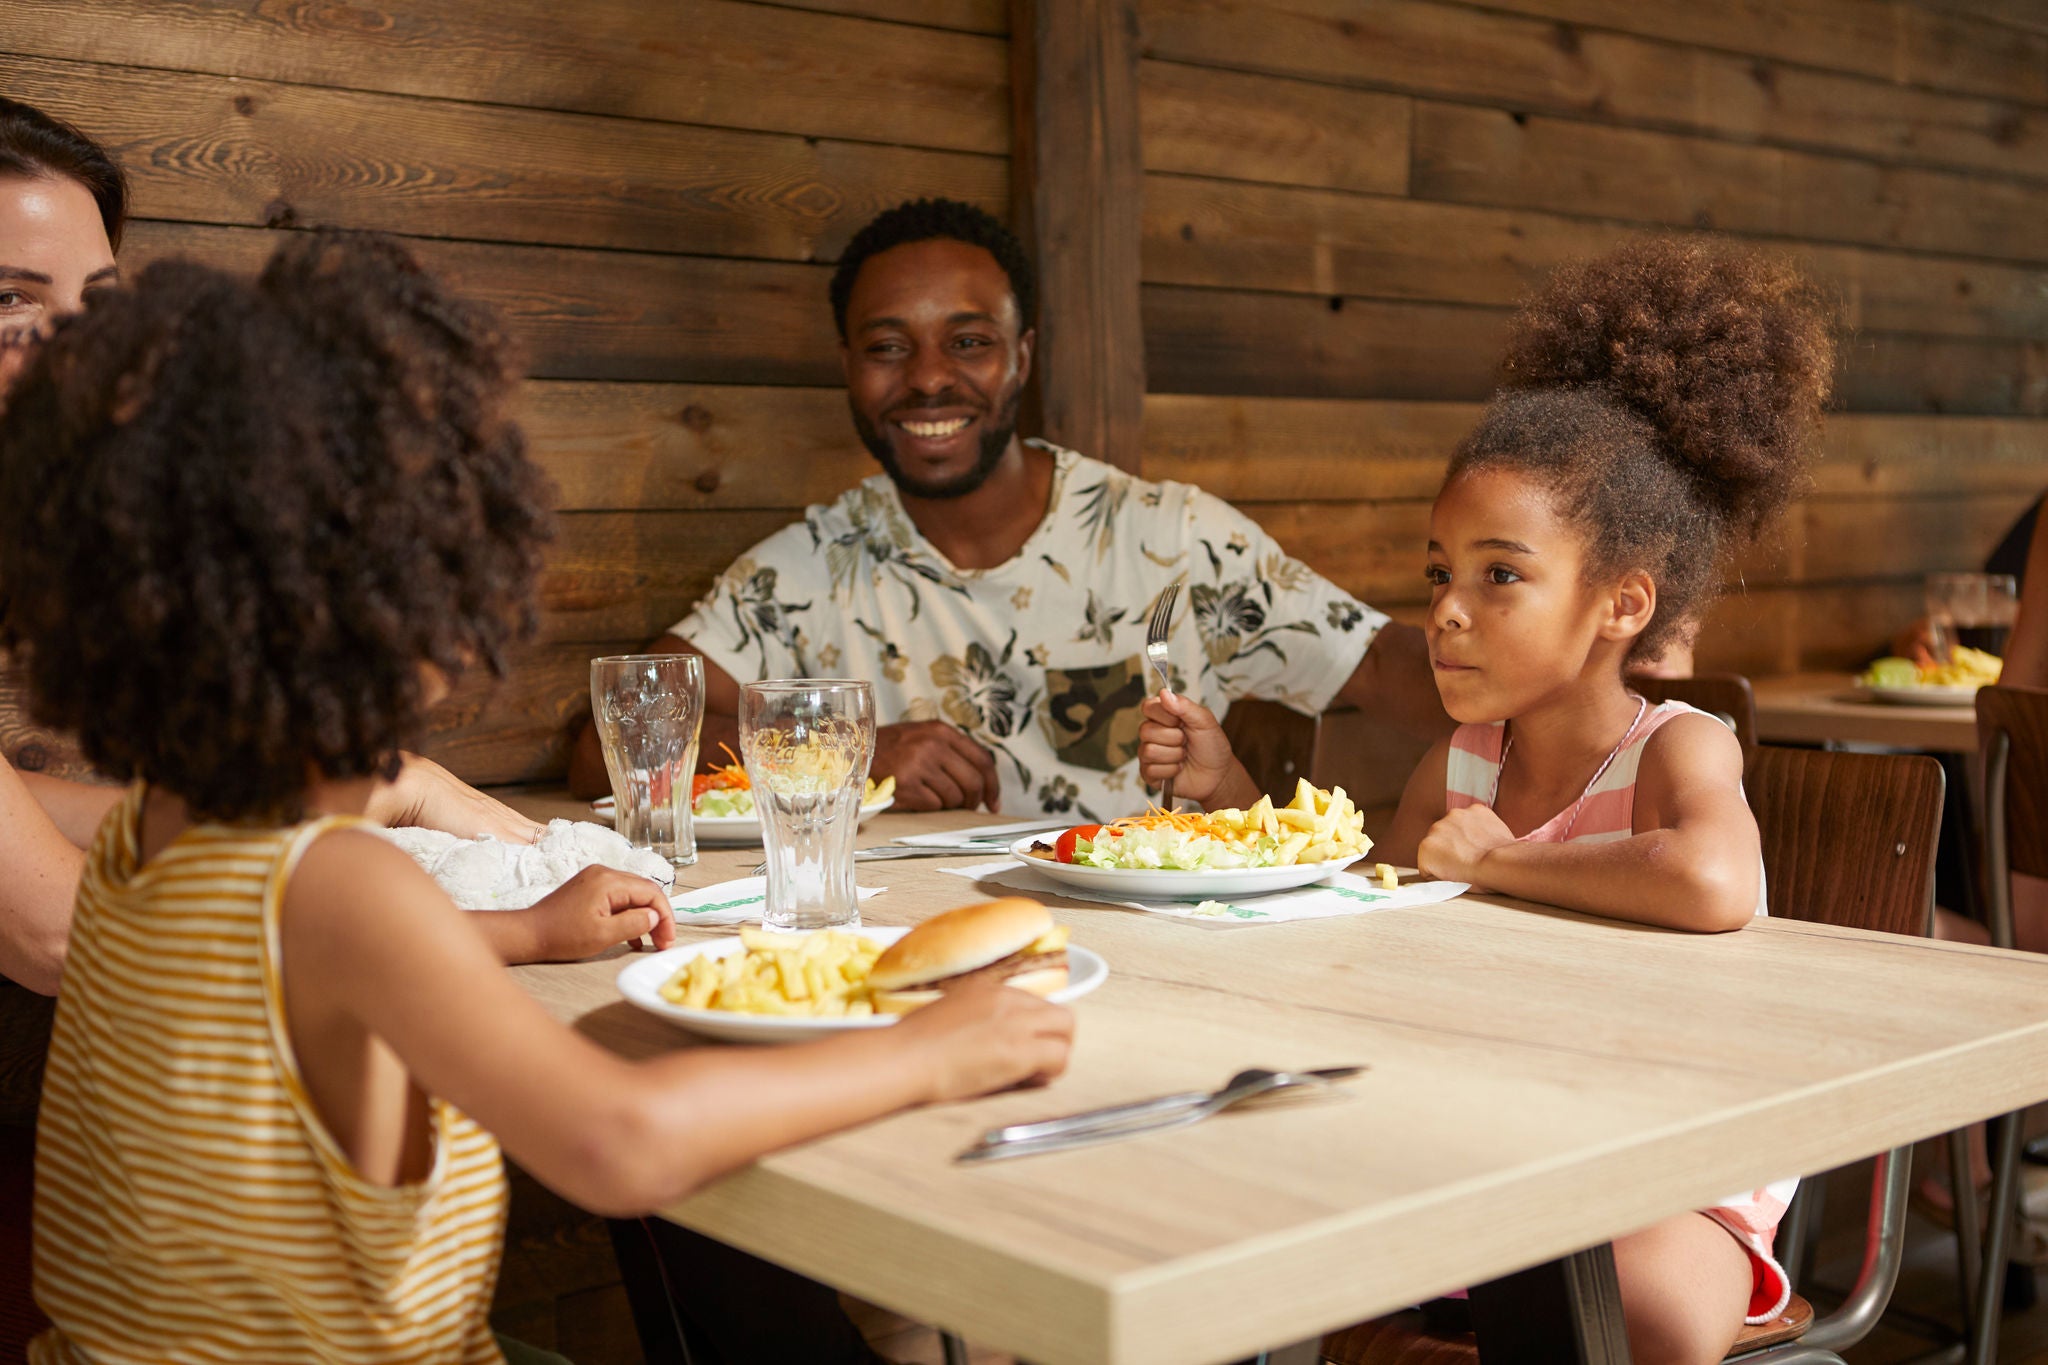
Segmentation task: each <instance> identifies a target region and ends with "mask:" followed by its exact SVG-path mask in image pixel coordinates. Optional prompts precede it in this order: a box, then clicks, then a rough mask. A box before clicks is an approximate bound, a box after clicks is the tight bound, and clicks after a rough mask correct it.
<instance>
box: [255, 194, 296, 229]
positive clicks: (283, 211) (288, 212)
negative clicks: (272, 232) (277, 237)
mask: <svg viewBox="0 0 2048 1365" xmlns="http://www.w3.org/2000/svg"><path fill="white" fill-rule="evenodd" d="M298 225H299V211H298V210H297V209H295V208H293V207H292V206H291V204H290V203H289V202H288V201H286V200H283V199H273V200H271V201H270V202H269V203H267V204H265V205H264V206H263V226H265V227H268V228H288V227H297V226H298Z"/></svg>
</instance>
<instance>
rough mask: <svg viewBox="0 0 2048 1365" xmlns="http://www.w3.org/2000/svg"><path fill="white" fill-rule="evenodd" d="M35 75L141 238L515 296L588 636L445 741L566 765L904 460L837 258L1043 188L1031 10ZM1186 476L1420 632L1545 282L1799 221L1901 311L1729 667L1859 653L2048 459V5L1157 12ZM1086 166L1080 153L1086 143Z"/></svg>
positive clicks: (118, 23)
mask: <svg viewBox="0 0 2048 1365" xmlns="http://www.w3.org/2000/svg"><path fill="white" fill-rule="evenodd" d="M6 8H7V21H6V23H5V25H4V26H0V90H4V91H6V92H7V93H9V94H14V95H18V96H20V97H22V98H26V99H28V100H30V101H32V102H35V103H38V104H41V105H44V106H46V107H48V108H51V109H53V110H55V111H57V112H59V113H61V114H63V115H65V116H67V117H69V118H72V119H74V120H75V121H77V122H78V123H79V124H80V125H81V126H83V127H85V128H86V129H88V130H89V131H91V132H93V133H94V134H95V135H97V136H99V137H101V138H103V139H105V140H106V141H108V142H109V143H110V144H111V145H112V146H114V147H115V148H116V149H117V150H118V151H119V153H120V155H121V156H122V158H123V160H124V162H126V164H127V165H128V166H129V167H130V169H131V171H132V173H133V174H134V177H135V181H136V191H137V194H136V204H137V210H138V213H139V215H140V221H139V222H138V223H137V225H136V227H135V229H134V232H133V236H132V238H131V241H130V244H129V246H128V248H127V250H126V261H127V264H128V265H129V266H130V267H131V268H133V267H134V266H136V265H138V264H140V263H141V262H143V261H146V260H148V259H150V258H152V257H155V256H159V255H163V254H165V253H168V252H188V253H192V254H195V255H198V256H201V257H203V258H206V259H211V260H215V261H219V262H223V263H226V264H231V265H241V266H246V265H252V264H254V263H255V262H257V261H259V260H260V259H261V258H262V257H263V255H264V254H265V253H266V252H267V251H268V250H269V249H270V246H271V244H272V242H273V241H274V239H275V234H277V233H278V232H282V231H289V230H292V229H294V228H301V227H305V226H309V225H314V224H343V225H349V226H359V227H376V228H381V229H384V230H387V231H392V232H396V233H399V234H402V235H404V236H405V237H406V238H408V239H409V240H411V241H412V242H413V244H414V246H415V248H416V249H417V250H418V252H419V254H420V255H421V256H422V258H423V259H425V260H426V261H427V262H428V263H429V264H431V265H432V266H433V267H435V268H436V269H440V270H444V271H446V272H448V273H449V274H450V275H451V276H452V277H453V278H455V279H456V280H457V281H458V282H459V283H460V284H461V285H462V286H463V287H465V288H467V289H470V290H472V291H474V292H476V293H478V294H480V295H482V296H483V297H485V298H487V299H489V300H491V301H492V302H494V303H495V304H497V305H498V306H499V307H500V308H501V309H503V310H504V311H505V313H506V314H507V316H508V317H509V318H510V319H511V321H512V324H513V326H514V327H515V329H516V330H517V332H518V333H519V335H520V336H521V338H522V339H523V341H524V344H525V346H526V349H527V353H528V356H529V359H530V369H531V372H532V374H533V375H534V378H535V382H534V383H533V384H532V385H531V386H530V390H529V394H528V398H527V402H528V411H529V414H530V429H531V431H532V434H533V439H534V445H535V448H536V450H537V452H538V453H539V455H540V458H541V459H542V460H543V462H544V463H545V464H546V465H547V467H548V468H549V470H550V472H551V473H552V474H553V475H554V477H555V479H556V481H557V483H558V485H559V487H560V490H561V506H562V508H563V509H564V514H563V517H562V536H561V541H560V543H559V544H558V545H557V547H556V548H555V551H554V554H553V556H552V559H551V562H550V567H549V570H548V573H547V577H546V582H545V587H544V596H545V606H546V617H545V624H544V628H543V631H542V636H541V638H540V640H539V641H537V642H536V643H535V645H534V646H533V647H532V648H531V649H530V650H528V651H527V652H526V654H525V655H524V656H523V657H522V658H520V659H519V660H518V662H517V672H516V674H515V677H514V679H513V682H512V683H511V684H510V685H508V686H505V687H502V688H499V689H496V690H495V691H491V690H488V689H485V688H483V687H480V686H465V688H464V689H463V690H462V692H461V693H460V694H459V695H458V697H457V698H456V700H455V702H454V703H453V704H452V705H451V707H450V708H449V709H448V711H447V713H446V714H445V716H444V717H443V722H442V728H441V732H440V733H439V734H438V735H437V736H436V738H435V741H434V743H433V745H432V746H430V747H431V749H432V751H433V752H435V753H437V754H438V755H439V756H441V757H442V758H444V759H446V760H447V761H449V762H450V763H451V764H453V765H454V766H455V767H457V769H458V770H459V771H461V772H463V773H464V774H465V775H466V776H468V777H470V778H472V779H473V780H476V781H480V782H499V781H514V780H529V779H537V778H545V777H548V776H551V775H553V774H556V773H558V772H559V771H560V767H561V762H562V739H563V735H564V733H565V724H566V722H567V721H568V720H569V719H570V718H572V717H573V716H574V715H575V713H576V712H577V710H578V709H579V708H580V706H581V705H582V701H581V698H582V693H583V678H584V674H585V662H586V660H587V659H588V658H589V657H590V656H591V655H592V654H594V653H597V652H601V651H605V650H612V649H617V648H621V647H627V646H632V645H637V644H638V643H640V642H642V641H643V640H644V639H646V638H647V637H649V636H650V635H652V634H653V633H654V632H656V631H658V630H659V629H661V628H662V627H663V626H665V625H667V624H668V623H669V622H670V621H672V620H674V619H675V618H676V617H677V616H678V615H680V614H681V612H682V611H683V610H684V609H685V608H686V607H687V606H688V604H689V603H690V602H691V601H692V600H694V598H695V597H696V596H697V594H698V593H700V592H701V591H702V590H703V588H704V587H705V586H706V584H707V583H708V582H709V580H710V577H711V575H712V574H713V573H715V572H716V571H717V570H718V569H719V568H720V567H722V566H723V565H724V564H725V563H726V562H728V561H729V560H730V559H731V558H732V556H733V555H734V554H735V553H737V552H738V551H739V550H740V549H742V548H743V547H744V546H746V545H747V544H749V543H751V542H752V541H753V540H754V539H756V538H757V537H759V536H761V535H763V534H765V533H766V532H768V531H770V530H772V529H774V528H775V527H776V526H779V525H781V524H783V523H784V522H786V521H787V520H789V519H790V517H791V516H792V514H793V512H794V510H795V509H796V508H798V507H800V506H802V505H803V504H804V503H806V502H809V501H814V500H818V499H822V498H827V497H830V496H831V495H833V494H834V493H836V492H837V491H838V490H840V489H842V488H844V487H845V486H847V485H848V484H849V483H851V482H852V481H854V480H855V479H857V478H859V477H861V476H863V475H864V474H865V473H867V472H868V471H869V470H870V469H871V467H872V466H871V465H870V463H869V462H868V460H867V458H866V456H865V455H864V454H863V453H862V452H861V451H860V450H859V449H858V448H857V446H855V445H854V443H853V441H852V437H851V432H850V429H849V427H848V423H847V421H846V417H845V405H844V398H843V396H842V394H841V393H840V392H839V389H838V387H837V380H838V366H837V361H836V355H835V346H834V337H833V334H832V329H831V321H830V315H829V311H828V309H827V308H826V305H825V301H824V284H825V279H826V277H827V275H828V273H829V271H828V266H827V265H826V264H824V263H826V262H829V261H831V260H832V259H834V257H835V256H836V255H837V253H838V251H839V250H840V248H841V247H842V246H843V245H844V243H845V241H846V239H847V237H848V236H849V235H850V234H851V232H852V231H853V230H854V228H856V227H857V226H858V225H859V224H860V223H861V222H863V221H865V219H866V218H867V217H868V216H869V215H871V214H872V213H873V212H874V211H875V210H877V209H879V208H881V207H883V206H885V205H887V204H890V203H893V202H896V201H898V200H900V199H902V198H905V197H909V196H912V195H916V194H927V193H944V194H950V195H953V196H955V197H959V198H964V199H969V200H972V201H974V202H977V203H981V204H983V205H985V206H987V207H988V208H990V209H992V210H993V211H995V212H998V213H1004V212H1007V211H1008V208H1009V200H1010V178H1009V177H1010V167H1009V153H1010V149H1011V147H1012V129H1011V117H1012V116H1011V92H1010V89H1009V79H1010V51H1009V44H1008V41H1007V39H1006V36H1005V34H1006V30H1007V27H1008V22H1009V19H1008V9H1007V6H1006V4H1005V3H1004V0H779V2H778V3H753V2H751V0H581V3H578V4H576V5H560V4H554V3H550V0H491V2H490V3H486V0H433V2H432V3H428V0H405V2H403V3H401V0H359V2H358V3H353V4H350V5H346V6H341V5H331V6H330V5H323V6H313V5H294V6H256V5H248V4H245V3H235V2H234V0H188V2H187V3H182V4H180V5H177V6H164V5H158V4H155V3H152V0H95V3H93V4H90V5H86V4H80V3H76V0H9V3H8V4H7V7H6ZM1136 9H1137V16H1138V20H1139V31H1140V33H1139V38H1138V42H1139V44H1140V53H1141V60H1140V62H1139V101H1138V117H1139V120H1140V124H1141V134H1142V145H1143V156H1144V163H1145V177H1144V193H1143V212H1142V223H1141V232H1142V242H1141V274H1142V283H1141V285H1139V286H1138V287H1139V288H1140V289H1141V295H1140V301H1141V307H1142V315H1143V320H1144V329H1145V341H1146V355H1145V357H1144V359H1145V369H1146V372H1147V373H1148V376H1149V385H1150V390H1151V391H1150V393H1149V394H1148V395H1147V397H1146V399H1145V402H1144V435H1143V455H1142V460H1143V466H1142V467H1143V469H1144V472H1146V473H1147V474H1149V475H1151V476H1154V477H1174V478H1185V479H1192V480H1194V481H1196V482H1198V483H1201V484H1202V485H1204V486H1205V487H1208V488H1209V489H1211V490H1212V491H1214V492H1216V493H1218V494H1220V495H1222V496H1224V497H1226V498H1229V499H1231V500H1233V501H1235V502H1238V503H1240V504H1241V505H1243V506H1245V507H1246V508H1247V510H1249V511H1250V512H1251V513H1252V514H1253V515H1254V516H1256V517H1257V518H1258V519H1259V520H1261V521H1262V522H1263V523H1264V524H1266V525H1268V526H1269V527H1271V528H1272V529H1273V530H1274V531H1275V532H1276V533H1277V534H1278V535H1279V536H1280V537H1281V538H1282V540H1283V541H1284V542H1285V543H1287V544H1288V545H1289V546H1290V547H1291V548H1293V549H1294V550H1295V551H1296V552H1298V553H1300V554H1301V555H1303V556H1304V557H1305V558H1307V559H1308V560H1309V561H1310V562H1311V563H1313V564H1315V565H1316V566H1317V567H1318V568H1321V569H1323V570H1324V571H1325V572H1327V573H1329V574H1330V575H1331V576H1332V577H1334V578H1336V579H1338V580H1339V581H1341V582H1343V583H1344V584H1345V585H1346V586H1348V587H1350V588H1352V589H1353V590H1355V591H1357V592H1360V593H1362V594H1363V595H1365V596H1366V597H1367V598H1368V599H1369V600H1371V601H1373V602H1375V603H1380V604H1386V605H1389V606H1391V607H1393V608H1394V609H1395V610H1396V611H1397V613H1400V614H1404V615H1411V616H1412V615H1413V613H1414V611H1415V609H1416V606H1417V604H1418V603H1419V602H1420V600H1421V599H1422V597H1423V593H1422V591H1421V575H1420V563H1419V559H1420V556H1419V551H1418V549H1417V546H1418V545H1419V543H1420V540H1421V530H1422V527H1423V526H1424V524H1425V520H1426V515H1427V506H1428V499H1429V498H1430V496H1431V495H1432V494H1433V492H1434V491H1435V486H1436V482H1437V479H1438V477H1439V475H1440V472H1441V469H1442V462H1443V459H1444V456H1445V454H1446V452H1447V451H1448V449H1449V448H1450V446H1451V445H1452V444H1453V443H1454V442H1455V440H1456V439H1457V436H1458V435H1459V433H1460V432H1461V431H1462V430H1463V429H1464V427H1465V426H1466V425H1467V424H1468V423H1469V422H1470V420H1471V417H1472V414H1473V411H1474V408H1473V406H1472V405H1473V404H1475V403H1476V402H1477V401H1478V400H1480V399H1482V398H1483V397H1484V395H1485V393H1486V392H1487V389H1488V385H1489V375H1490V367H1491V364H1492V361H1493V357H1494V354H1495V352H1496V350H1497V347H1498V342H1499V336H1500V331H1501V327H1502V324H1503V321H1504V319H1505V317H1506V315H1507V310H1508V309H1509V308H1510V307H1511V306H1512V304H1513V303H1514V301H1515V300H1516V298H1517V297H1518V296H1519V295H1520V294H1521V293H1522V291H1523V290H1525V289H1526V288H1527V287H1528V286H1529V284H1530V283H1531V282H1532V281H1534V280H1535V279H1537V278H1539V277H1540V275H1541V274H1542V272H1543V271H1544V270H1546V269H1547V268H1549V267H1550V266H1552V265H1553V264H1555V263H1557V262H1559V261H1561V260H1565V259H1568V258H1571V257H1573V256H1577V255H1580V254H1583V253H1587V252H1592V251H1597V250H1600V249H1603V248H1605V247H1607V246H1609V245H1611V244H1612V243H1614V242H1617V241H1619V240H1621V239H1623V238H1624V237H1626V236H1627V235H1628V234H1630V233H1632V232H1637V231H1641V230H1644V229H1646V228H1650V229H1660V230H1668V231H1680V232H1689V231H1706V230H1712V231H1721V232H1728V233H1732V234H1734V235H1736V236H1737V237H1739V238H1741V239H1742V240H1745V241H1751V242H1756V243H1760V244H1765V245H1768V246H1771V247H1772V248H1774V249H1782V250H1786V251H1790V252H1793V253H1795V254H1796V255H1797V256H1798V257H1799V258H1800V259H1801V260H1802V261H1804V262H1806V263H1807V265H1808V266H1809V267H1810V268H1811V269H1813V270H1814V271H1815V272H1817V273H1818V274H1819V275H1820V276H1821V277H1822V278H1823V279H1824V280H1826V281H1827V282H1828V283H1829V284H1830V285H1831V286H1832V287H1833V288H1834V289H1835V290H1837V291H1838V293H1839V295H1840V297H1841V299H1842V303H1843V308H1844V314H1845V317H1846V319H1847V321H1848V322H1849V323H1850V324H1851V325H1852V326H1853V327H1854V328H1855V331H1854V333H1853V335H1852V337H1851V339H1850V342H1849V344H1848V346H1847V347H1846V348H1845V353H1844V364H1843V368H1842V373H1841V376H1840V390H1841V393H1842V396H1843V407H1844V412H1843V413H1842V414H1841V415H1839V416H1838V417H1837V418H1836V419H1835V420H1834V421H1833V423H1832V425H1831V428H1830V433H1829V440H1828V456H1827V459H1826V460H1825V462H1824V463H1823V464H1822V466H1821V468H1820V470H1819V474H1818V479H1817V484H1816V487H1815V489H1814V492H1813V494H1812V496H1811V497H1809V498H1808V499H1806V500H1805V501H1804V502H1803V503H1802V504H1801V505H1800V507H1799V508H1798V509H1797V510H1796V512H1795V514H1794V515H1793V516H1792V517H1791V518H1790V519H1789V520H1788V523H1787V527H1786V531H1785V534H1784V535H1782V536H1781V537H1780V538H1779V539H1778V540H1777V541H1775V542H1774V543H1773V544H1771V545H1769V546H1765V547H1761V548H1759V550H1758V551H1757V552H1756V553H1754V554H1752V555H1751V556H1749V557H1748V559H1747V560H1746V561H1745V562H1744V563H1743V564H1742V565H1741V566H1740V579H1741V583H1742V585H1743V588H1744V592H1743V593H1742V594H1741V595H1740V596H1737V597H1732V598H1731V599H1729V600H1728V601H1727V602H1726V603H1725V604H1724V606H1723V607H1722V608H1721V610H1720V612H1719V615H1718V617H1717V619H1716V621H1715V624H1714V628H1713V629H1712V630H1711V631H1710V633H1709V635H1708V637H1707V640H1706V641H1705V644H1704V647H1703V656H1704V658H1703V662H1704V663H1706V664H1708V665H1722V666H1731V667H1738V668H1742V669H1745V670H1747V671H1750V672H1753V673H1766V672H1773V671H1779V670H1782V669H1786V668H1791V667H1795V666H1801V665H1833V664H1846V663H1849V662H1851V661H1853V660H1854V659H1855V658H1857V657H1858V656H1859V655H1861V654H1863V653H1865V652H1867V651H1868V650H1869V649H1870V648H1871V647H1873V646H1875V645H1876V644H1877V643H1878V642H1879V641H1881V640H1882V639H1883V638H1884V636H1885V635H1886V634H1887V633H1888V632H1889V630H1890V629H1891V628H1892V626H1893V625H1894V624H1896V623H1899V622H1902V621H1903V620H1904V619H1906V618H1907V617H1909V616H1910V615H1912V614H1913V611H1914V607H1915V601H1916V596H1917V590H1916V586H1915V585H1916V583H1917V580H1918V577H1919V575H1920V574H1922V573H1924V572H1926V571H1928V570H1932V569H1940V568H1961V567H1968V566H1971V565H1973V564H1975V563H1977V562H1979V561H1980V560H1981V559H1982V556H1983V554H1984V553H1985V551H1986V550H1987V549H1988V547H1989V546H1990V545H1991V544H1992V543H1993V542H1994V541H1995V539H1996V537H1997V535H1998V534H1999V533H2000V532H2001V531H2002V529H2003V528H2004V527H2005V525H2006V524H2007V523H2009V522H2010V521H2011V519H2012V518H2013V516H2014V515H2016V514H2017V512H2018V511H2019V510H2020V509H2021V508H2022V507H2023V506H2024V505H2025V504H2026V502H2027V500H2028V499H2029V497H2031V496H2032V495H2033V494H2034V493H2036V492H2038V491H2039V490H2040V488H2041V487H2042V486H2043V485H2044V484H2048V422H2044V421H2043V420H2042V419H2043V417H2044V416H2048V233H2044V232H2043V231H2041V228H2040V225H2041V224H2042V223H2043V222H2048V24H2044V23H2043V22H2041V21H2040V19H2039V17H2038V13H2037V7H2034V6H2032V5H2028V4H2023V3H2015V2H2014V0H1772V3H1769V4H1765V5H1750V4H1745V5H1717V4H1698V3H1694V0H1469V2H1454V0H1375V3H1372V4H1370V5H1367V4H1360V3H1356V0H1286V3H1284V4H1283V3H1279V0H1273V2H1272V3H1265V2H1264V0H1137V3H1136ZM1058 173H1059V170H1058V168H1047V174H1049V175H1056V174H1058Z"/></svg>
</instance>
